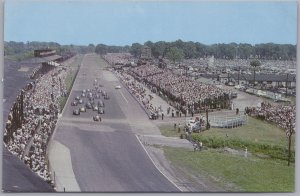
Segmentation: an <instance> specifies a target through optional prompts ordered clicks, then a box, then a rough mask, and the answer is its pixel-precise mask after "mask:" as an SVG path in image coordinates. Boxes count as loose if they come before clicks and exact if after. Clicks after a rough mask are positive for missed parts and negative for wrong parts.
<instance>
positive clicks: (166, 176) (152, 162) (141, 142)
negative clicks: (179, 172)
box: [135, 135, 183, 192]
mask: <svg viewBox="0 0 300 196" xmlns="http://www.w3.org/2000/svg"><path fill="white" fill-rule="evenodd" d="M135 137H136V139H137V140H138V141H139V142H140V144H141V146H142V147H143V149H144V150H145V152H146V154H147V155H148V157H149V158H150V160H151V161H152V163H153V165H154V166H155V167H156V169H157V170H158V171H159V172H160V173H161V174H162V175H163V176H164V177H165V178H167V180H169V181H170V182H171V183H172V184H173V185H174V186H175V187H176V188H178V190H179V191H181V192H183V191H182V190H181V189H180V188H179V187H178V186H177V185H176V184H175V183H174V182H173V181H172V180H171V179H170V178H169V177H168V176H166V175H165V174H164V173H163V172H162V171H161V170H160V169H159V168H158V167H157V165H156V164H155V163H154V161H153V159H152V158H151V156H150V155H149V153H148V151H147V150H146V148H145V146H144V145H143V144H142V142H141V140H140V138H139V137H138V136H137V135H135Z"/></svg>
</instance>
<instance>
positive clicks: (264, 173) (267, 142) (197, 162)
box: [160, 118, 295, 192]
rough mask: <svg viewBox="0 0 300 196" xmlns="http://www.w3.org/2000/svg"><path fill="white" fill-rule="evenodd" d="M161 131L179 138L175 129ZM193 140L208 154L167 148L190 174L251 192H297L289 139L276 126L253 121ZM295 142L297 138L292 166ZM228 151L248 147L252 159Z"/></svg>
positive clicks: (203, 134) (165, 150)
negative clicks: (226, 150) (202, 146)
mask: <svg viewBox="0 0 300 196" xmlns="http://www.w3.org/2000/svg"><path fill="white" fill-rule="evenodd" d="M160 128H161V132H162V134H163V135H165V136H179V133H178V132H177V131H174V127H173V126H172V125H170V126H166V125H165V126H161V127H160ZM193 138H194V139H195V140H199V141H202V142H203V145H204V146H205V147H206V148H207V149H208V150H204V151H202V152H200V153H198V152H197V153H194V152H191V151H189V150H186V149H175V148H169V147H168V148H167V147H164V148H163V149H164V152H165V154H166V156H167V158H168V159H169V160H171V162H172V163H173V164H174V165H175V166H176V167H179V168H181V169H183V170H184V171H186V172H187V173H190V174H195V173H196V174H199V175H203V176H206V177H208V178H209V179H210V180H212V181H214V182H216V183H218V184H221V185H222V184H223V185H224V184H226V183H225V182H227V183H229V182H230V183H234V184H236V185H237V186H238V187H240V190H243V191H247V192H291V191H294V188H295V187H294V183H295V181H294V177H295V165H294V163H292V164H291V166H290V167H288V166H287V138H286V135H285V132H284V131H283V130H282V129H280V128H278V127H276V126H275V125H273V124H270V123H267V122H264V121H261V120H258V119H255V118H249V122H248V124H247V125H245V126H242V127H237V128H233V129H219V128H212V129H210V130H209V131H204V132H202V133H199V134H198V133H197V134H193ZM294 142H295V138H294V137H293V138H292V152H293V153H292V162H294V150H295V148H294ZM224 147H230V148H233V149H237V150H244V149H245V147H247V149H248V152H250V153H251V156H248V157H244V156H241V155H234V154H228V153H222V152H223V151H220V150H219V149H222V148H224ZM220 152H221V153H220ZM242 154H243V153H242ZM211 176H213V178H212V177H211Z"/></svg>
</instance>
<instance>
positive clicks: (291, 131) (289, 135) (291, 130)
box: [286, 119, 293, 166]
mask: <svg viewBox="0 0 300 196" xmlns="http://www.w3.org/2000/svg"><path fill="white" fill-rule="evenodd" d="M287 129H288V130H287V131H286V136H287V137H288V166H290V161H291V143H292V135H293V128H292V121H291V119H289V122H288V123H287Z"/></svg>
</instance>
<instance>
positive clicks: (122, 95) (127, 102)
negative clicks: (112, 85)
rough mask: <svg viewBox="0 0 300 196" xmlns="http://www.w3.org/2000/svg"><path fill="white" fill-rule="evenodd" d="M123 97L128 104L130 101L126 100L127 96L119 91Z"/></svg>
mask: <svg viewBox="0 0 300 196" xmlns="http://www.w3.org/2000/svg"><path fill="white" fill-rule="evenodd" d="M119 92H120V93H121V95H122V97H123V98H124V99H125V101H126V102H127V103H128V100H127V99H126V98H125V96H124V95H123V93H122V92H121V91H119Z"/></svg>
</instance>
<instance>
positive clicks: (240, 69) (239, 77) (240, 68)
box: [238, 66, 241, 85]
mask: <svg viewBox="0 0 300 196" xmlns="http://www.w3.org/2000/svg"><path fill="white" fill-rule="evenodd" d="M240 72H241V67H240V66H239V72H238V85H240Z"/></svg>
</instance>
